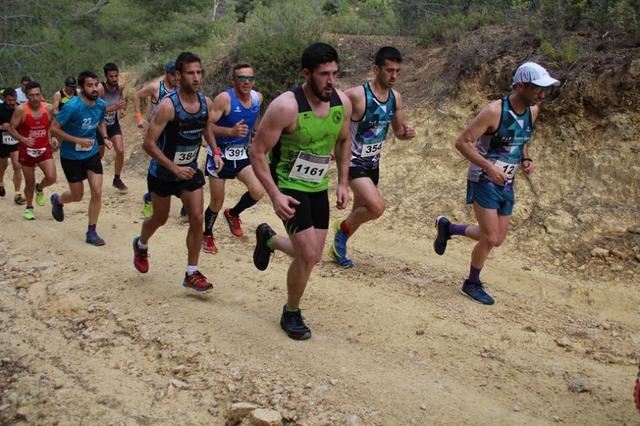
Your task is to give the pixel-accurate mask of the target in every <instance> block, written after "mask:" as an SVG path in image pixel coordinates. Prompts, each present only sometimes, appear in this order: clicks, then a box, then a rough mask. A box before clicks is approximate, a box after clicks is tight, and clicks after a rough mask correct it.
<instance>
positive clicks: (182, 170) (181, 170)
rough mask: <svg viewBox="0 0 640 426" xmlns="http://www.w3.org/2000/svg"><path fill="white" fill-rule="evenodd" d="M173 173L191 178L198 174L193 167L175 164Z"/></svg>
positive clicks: (182, 177)
mask: <svg viewBox="0 0 640 426" xmlns="http://www.w3.org/2000/svg"><path fill="white" fill-rule="evenodd" d="M173 174H175V175H176V176H178V177H179V178H180V179H184V180H189V179H191V178H192V177H193V176H194V175H195V174H196V171H195V170H193V169H192V168H191V167H180V166H175V168H174V169H173Z"/></svg>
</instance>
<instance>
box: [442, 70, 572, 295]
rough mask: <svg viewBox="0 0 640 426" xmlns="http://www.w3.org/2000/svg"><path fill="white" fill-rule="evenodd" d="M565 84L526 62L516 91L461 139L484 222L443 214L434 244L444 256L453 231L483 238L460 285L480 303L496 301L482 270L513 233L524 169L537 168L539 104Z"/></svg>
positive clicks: (470, 199)
mask: <svg viewBox="0 0 640 426" xmlns="http://www.w3.org/2000/svg"><path fill="white" fill-rule="evenodd" d="M559 85H560V82H559V81H558V80H556V79H555V78H552V77H551V76H550V75H549V73H548V72H547V70H545V69H544V68H543V67H541V66H540V65H538V64H536V63H533V62H527V63H524V64H522V65H520V66H519V67H518V69H517V70H516V72H515V75H514V77H513V91H512V93H511V94H510V95H508V96H505V97H503V98H502V99H498V100H496V101H493V102H491V103H490V104H489V105H487V106H486V107H484V108H483V109H482V110H481V111H480V113H479V114H478V115H477V116H476V117H475V118H474V119H473V121H471V123H470V124H469V125H468V126H467V128H466V129H464V131H463V132H462V134H461V135H460V136H459V137H458V139H457V140H456V143H455V147H456V149H457V150H458V151H460V153H461V154H462V155H463V156H464V157H465V158H466V159H467V160H469V162H470V164H469V171H468V173H467V204H473V211H474V213H475V216H476V219H477V221H478V224H477V225H466V224H454V223H451V222H450V221H449V219H447V218H446V217H444V216H439V217H438V218H437V219H436V228H437V237H436V239H435V241H434V244H433V247H434V250H435V251H436V253H437V254H439V255H442V254H444V252H445V250H446V248H447V240H449V239H450V238H451V236H452V235H464V236H466V237H468V238H471V239H473V240H476V241H478V243H477V244H476V245H475V247H474V248H473V251H472V253H471V268H470V272H469V277H468V278H467V279H466V280H465V281H464V284H463V285H462V288H461V289H460V292H461V293H462V294H463V295H465V296H467V297H469V298H470V299H472V300H473V301H475V302H478V303H482V304H485V305H492V304H493V303H494V299H493V297H491V295H489V294H488V293H487V292H486V290H485V288H484V286H483V284H482V282H481V281H480V270H481V269H482V267H483V266H484V263H485V260H486V259H487V257H488V256H489V253H490V252H491V250H493V248H494V247H498V246H500V245H501V244H502V242H503V241H504V239H505V238H506V236H507V231H508V229H509V224H510V222H511V214H512V211H513V204H514V202H515V191H514V178H515V175H516V172H517V170H518V168H520V167H522V171H523V172H524V173H526V174H531V173H532V172H533V168H534V165H533V160H532V159H531V158H530V157H529V144H528V142H529V139H530V138H531V134H532V132H533V123H534V122H535V120H536V118H537V117H538V113H539V111H540V109H539V106H538V104H539V103H540V102H542V101H543V100H544V98H545V96H546V95H547V94H548V93H549V91H550V90H551V88H552V87H553V86H559Z"/></svg>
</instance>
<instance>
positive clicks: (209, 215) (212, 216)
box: [204, 207, 218, 235]
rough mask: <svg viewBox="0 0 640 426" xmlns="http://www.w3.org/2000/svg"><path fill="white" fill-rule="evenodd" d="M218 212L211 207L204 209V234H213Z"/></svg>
mask: <svg viewBox="0 0 640 426" xmlns="http://www.w3.org/2000/svg"><path fill="white" fill-rule="evenodd" d="M217 218H218V212H214V211H213V210H211V209H210V208H209V207H207V209H206V210H205V211H204V235H213V224H214V223H216V219H217Z"/></svg>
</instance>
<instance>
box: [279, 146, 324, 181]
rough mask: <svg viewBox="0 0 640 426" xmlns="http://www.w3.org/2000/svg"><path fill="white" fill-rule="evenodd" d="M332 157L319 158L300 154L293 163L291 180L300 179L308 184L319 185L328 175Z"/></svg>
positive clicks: (304, 153)
mask: <svg viewBox="0 0 640 426" xmlns="http://www.w3.org/2000/svg"><path fill="white" fill-rule="evenodd" d="M330 162H331V156H329V155H327V156H317V155H313V154H309V153H307V152H300V153H299V154H298V158H296V162H295V163H293V167H292V168H291V172H289V179H300V180H304V181H306V182H313V183H319V182H321V181H322V178H323V177H324V175H325V174H326V173H327V169H328V168H329V163H330Z"/></svg>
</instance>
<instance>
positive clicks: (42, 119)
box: [10, 81, 56, 220]
mask: <svg viewBox="0 0 640 426" xmlns="http://www.w3.org/2000/svg"><path fill="white" fill-rule="evenodd" d="M26 93H27V99H28V102H26V103H24V104H22V105H20V106H18V107H17V108H16V111H15V113H14V114H13V117H12V118H11V129H10V133H11V134H12V135H13V137H15V138H16V139H17V140H18V142H19V143H20V145H19V148H18V150H19V153H20V154H19V160H20V164H21V165H22V173H23V175H24V180H25V188H24V195H25V197H26V199H27V209H26V210H25V212H24V218H25V219H27V220H34V219H35V215H34V213H33V194H34V191H35V194H36V202H37V203H38V205H39V206H44V204H45V196H44V191H43V190H44V188H46V187H47V186H51V185H53V184H54V183H55V182H56V166H55V162H54V160H53V153H52V149H51V139H50V135H49V127H50V126H51V120H52V117H53V106H52V105H51V104H48V103H45V102H43V101H42V88H41V87H40V84H38V83H37V82H35V81H32V82H29V83H28V84H27V92H26ZM36 166H38V167H40V169H41V170H42V172H43V173H44V178H43V179H42V181H41V182H40V183H37V184H36V173H35V167H36Z"/></svg>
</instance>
